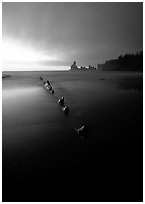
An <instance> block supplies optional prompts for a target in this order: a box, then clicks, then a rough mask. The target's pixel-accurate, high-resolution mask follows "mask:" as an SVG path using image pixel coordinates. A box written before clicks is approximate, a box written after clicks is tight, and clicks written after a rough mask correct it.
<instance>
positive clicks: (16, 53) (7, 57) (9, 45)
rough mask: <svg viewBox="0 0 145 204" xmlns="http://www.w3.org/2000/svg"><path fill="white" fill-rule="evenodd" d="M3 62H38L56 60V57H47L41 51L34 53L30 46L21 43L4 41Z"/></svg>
mask: <svg viewBox="0 0 145 204" xmlns="http://www.w3.org/2000/svg"><path fill="white" fill-rule="evenodd" d="M2 46H3V61H9V62H38V61H53V60H58V58H57V57H56V56H48V55H46V54H44V53H42V51H36V50H35V49H34V48H32V47H31V46H26V45H24V44H22V43H18V42H12V41H4V42H3V44H2Z"/></svg>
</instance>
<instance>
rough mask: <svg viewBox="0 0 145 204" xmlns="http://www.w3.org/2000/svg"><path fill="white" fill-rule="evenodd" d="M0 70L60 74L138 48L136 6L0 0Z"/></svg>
mask: <svg viewBox="0 0 145 204" xmlns="http://www.w3.org/2000/svg"><path fill="white" fill-rule="evenodd" d="M2 41H3V70H20V71H21V70H55V69H58V70H63V69H64V70H65V69H69V67H70V65H71V64H72V63H73V61H74V60H75V61H76V62H77V64H78V66H86V67H88V66H89V64H90V65H92V66H95V67H96V66H97V65H98V63H103V62H104V61H106V60H108V59H112V58H116V57H118V56H119V55H121V54H125V53H135V52H137V51H140V50H143V4H142V3H141V2H137V3H135V2H130V3H127V2H121V3H119V2H116V3H114V2H112V3H105V2H102V3H99V2H32V3H30V2H3V3H2Z"/></svg>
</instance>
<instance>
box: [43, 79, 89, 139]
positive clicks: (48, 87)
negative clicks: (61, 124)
mask: <svg viewBox="0 0 145 204" xmlns="http://www.w3.org/2000/svg"><path fill="white" fill-rule="evenodd" d="M40 80H41V81H43V77H40ZM43 86H44V88H45V89H46V90H48V91H49V92H50V93H51V94H52V95H53V94H55V90H54V88H53V87H52V85H51V83H50V81H49V80H46V81H44V82H43ZM57 103H58V104H59V106H60V107H61V110H62V111H63V113H64V114H66V115H68V114H69V108H68V107H67V106H66V105H65V99H64V97H63V96H62V97H61V98H59V99H58V100H57ZM74 130H75V132H76V134H77V135H79V136H80V138H81V140H82V141H83V142H84V139H85V136H86V133H87V132H88V128H87V127H86V125H83V126H82V127H80V128H74Z"/></svg>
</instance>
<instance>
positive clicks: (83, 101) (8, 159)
mask: <svg viewBox="0 0 145 204" xmlns="http://www.w3.org/2000/svg"><path fill="white" fill-rule="evenodd" d="M8 74H9V75H10V76H11V77H9V78H5V79H4V80H3V90H2V100H3V101H2V102H3V104H2V108H3V109H2V110H3V112H2V114H3V118H2V122H3V137H2V141H3V189H4V190H3V198H4V199H5V200H17V198H19V196H17V192H19V194H20V195H22V191H23V192H24V189H25V188H26V186H27V188H29V187H31V188H32V189H35V190H34V191H35V192H36V191H37V190H38V189H39V190H38V191H39V194H40V199H41V200H42V199H43V198H45V200H46V197H45V196H44V194H43V192H45V190H46V191H47V190H48V191H50V192H51V193H50V195H49V196H48V197H47V201H51V200H52V195H53V193H54V189H53V188H54V186H57V187H56V192H57V194H60V195H61V197H62V198H66V197H67V196H66V197H65V195H63V193H62V191H63V190H60V188H61V187H60V186H61V184H62V182H64V183H67V184H66V185H68V187H69V188H71V190H72V188H74V183H73V181H79V180H80V181H81V183H79V184H78V185H79V186H80V188H81V189H82V188H83V186H84V183H83V182H84V179H83V178H85V180H86V182H88V185H93V184H92V179H93V182H95V183H96V182H97V181H98V182H99V183H102V182H105V181H106V176H104V173H101V172H105V171H104V168H106V169H107V172H110V173H111V177H112V182H115V180H116V179H115V178H116V172H114V173H112V172H113V169H114V164H115V162H116V163H117V164H118V161H119V162H120V163H121V167H120V171H119V172H118V173H121V172H122V177H120V179H119V178H117V179H119V181H118V184H116V185H118V186H121V185H120V183H119V182H122V181H121V180H122V179H121V178H123V179H125V180H126V179H127V178H128V179H129V181H130V180H131V177H130V176H129V177H127V174H126V173H125V172H124V168H126V172H130V171H131V169H132V163H131V164H130V165H128V166H127V165H125V164H124V161H125V162H126V163H127V162H128V161H132V162H133V163H134V166H135V170H134V171H136V166H137V164H138V163H139V160H138V158H139V157H141V155H142V150H141V143H142V105H143V93H142V74H141V73H123V72H119V73H118V72H110V73H107V72H104V73H103V72H99V73H98V72H88V73H86V72H10V73H8ZM39 76H42V77H44V80H46V79H49V80H50V82H51V84H52V86H53V88H54V90H55V94H54V95H51V94H50V93H49V92H48V91H46V90H45V89H44V88H43V86H42V84H43V82H42V81H40V79H39ZM61 96H64V97H65V103H66V105H67V106H68V107H69V108H70V112H69V115H68V116H66V115H64V114H63V113H62V111H61V109H60V107H59V105H58V104H57V100H58V99H59V98H60V97H61ZM84 124H85V125H87V126H88V133H87V135H86V139H85V143H82V141H81V139H80V138H79V137H78V136H77V135H76V134H75V131H74V128H75V127H81V126H82V125H84ZM139 149H140V151H139ZM100 162H101V163H100ZM102 162H103V165H102ZM112 162H113V164H112ZM108 163H109V164H112V165H110V166H109V167H108V166H107V167H106V165H108ZM117 164H116V165H117ZM100 165H102V167H101V166H100ZM104 165H105V167H104ZM109 169H110V170H109ZM138 169H139V168H138ZM134 171H133V173H135V172H134ZM138 174H139V171H138V172H137V174H136V176H135V175H134V179H133V181H134V183H135V185H136V188H134V190H133V192H134V193H135V192H136V194H134V197H135V198H136V199H138V193H137V189H138ZM99 175H100V176H102V175H103V178H102V179H103V180H102V182H101V181H100V176H99ZM131 175H132V174H131ZM107 178H108V177H107ZM68 180H70V181H71V182H68ZM123 181H124V180H123ZM46 182H47V183H49V184H50V185H49V184H48V185H46ZM106 182H107V181H106ZM71 183H73V184H71ZM107 183H108V182H107ZM107 185H108V184H107ZM36 186H37V188H36ZM44 186H45V188H44ZM46 186H47V187H46ZM127 186H128V187H131V182H130V183H129V182H127ZM19 188H21V189H22V191H20V189H19ZM90 188H91V189H92V188H93V187H92V186H91V187H90ZM126 188H127V187H126ZM36 189H37V190H36ZM42 189H43V190H42ZM63 189H64V190H65V191H67V190H68V189H67V187H65V188H63ZM97 189H98V187H97ZM29 190H30V189H29ZM34 191H32V193H31V194H30V192H29V191H28V192H27V193H26V200H27V199H28V198H30V197H31V199H32V200H33V199H34V197H35V196H34V195H33V194H34ZM60 192H61V193H60ZM90 192H94V189H92V190H91V191H89V193H90ZM100 192H102V191H101V190H100ZM104 192H105V190H104ZM67 193H68V191H67ZM89 193H88V195H91V194H89ZM68 195H69V196H70V194H69V193H68ZM109 195H110V193H109ZM119 195H120V193H119V194H118V196H119ZM123 195H124V196H126V195H128V198H129V196H130V194H129V193H128V194H127V193H126V191H124V194H123ZM79 196H80V194H79ZM93 196H94V197H93ZM35 198H36V197H35ZM91 198H92V199H93V198H97V197H96V196H95V194H93V195H92V197H91ZM19 199H20V198H19ZM22 200H25V199H24V198H23V199H22ZM28 201H29V200H28ZM33 201H34V200H33Z"/></svg>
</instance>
